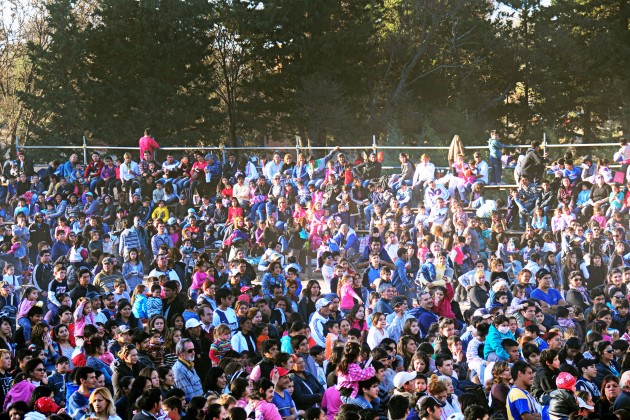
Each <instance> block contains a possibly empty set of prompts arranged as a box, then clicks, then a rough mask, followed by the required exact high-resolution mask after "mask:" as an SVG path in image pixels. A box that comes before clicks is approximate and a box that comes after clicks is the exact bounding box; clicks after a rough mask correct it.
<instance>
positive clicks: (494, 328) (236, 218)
mask: <svg viewBox="0 0 630 420" xmlns="http://www.w3.org/2000/svg"><path fill="white" fill-rule="evenodd" d="M488 152H489V153H488V154H489V156H488V160H489V162H490V163H487V162H486V161H485V160H484V153H483V152H475V153H474V154H473V155H472V158H471V159H470V160H467V159H466V157H465V156H464V155H463V150H461V151H456V152H455V153H453V155H452V159H451V161H450V163H449V168H448V171H440V170H439V169H436V167H435V165H434V164H433V163H432V162H431V157H430V156H428V155H427V154H422V155H421V156H420V157H419V158H418V159H417V163H416V162H415V161H416V159H414V158H411V157H410V156H408V155H406V154H404V153H400V155H399V159H400V165H401V166H400V171H396V172H397V173H395V174H393V175H388V174H385V173H384V171H383V168H382V166H381V162H380V156H379V154H378V153H375V152H374V153H365V154H363V153H359V154H357V156H353V157H352V159H351V158H350V157H349V156H346V155H345V154H344V153H341V152H340V151H339V148H338V147H336V148H333V149H331V150H330V151H329V152H328V153H327V154H326V155H325V156H323V157H316V156H312V155H305V154H298V155H297V156H292V155H291V154H286V155H284V156H281V155H280V153H278V152H274V153H273V155H272V156H271V158H270V159H267V158H266V157H264V156H262V157H258V156H246V155H241V156H236V155H232V154H230V155H229V156H228V157H227V160H226V162H223V163H222V162H221V161H220V159H219V158H218V157H217V156H216V155H215V154H213V153H212V152H210V153H206V152H204V151H201V150H198V151H195V152H194V153H193V154H192V156H191V157H189V156H186V155H184V156H176V155H175V154H173V153H171V152H165V151H160V150H159V144H158V143H157V142H156V141H155V140H154V139H153V138H152V137H151V133H150V130H147V131H146V132H145V136H144V137H142V138H141V139H140V159H139V160H138V161H137V162H136V161H135V160H134V157H133V156H132V154H131V153H125V154H124V155H123V157H122V158H119V159H118V158H114V157H112V156H109V155H101V154H100V153H96V152H95V153H93V154H92V156H91V160H90V162H89V164H87V165H86V166H83V165H81V164H80V163H79V160H78V156H77V155H76V154H72V155H71V156H70V157H69V158H68V160H67V161H65V162H62V161H61V160H54V161H52V162H51V163H50V165H48V166H47V167H44V168H42V169H41V170H39V171H37V172H36V171H35V169H34V165H33V164H32V162H30V161H29V159H28V157H27V156H25V154H23V153H18V155H17V157H16V158H15V160H9V161H8V162H6V163H5V165H4V166H3V170H2V175H3V184H2V186H1V187H0V201H1V203H2V206H1V208H0V212H1V214H0V217H1V220H0V221H1V222H2V223H1V225H0V226H1V230H0V268H1V269H2V272H3V278H2V282H1V283H0V316H1V318H0V402H2V404H3V407H2V408H3V410H4V412H3V413H2V414H0V415H1V416H4V418H10V419H11V420H20V419H34V420H41V419H44V418H50V419H53V420H67V419H69V418H71V419H73V420H82V419H86V420H87V419H90V420H91V419H97V418H98V419H101V420H131V419H133V420H164V419H166V418H169V419H172V420H178V419H181V418H182V417H185V418H186V419H190V420H227V419H232V420H244V419H247V418H254V419H256V420H297V419H298V418H303V419H307V420H325V419H328V420H366V419H369V420H373V419H380V420H385V419H388V420H401V419H409V420H420V419H422V420H429V419H431V420H439V419H440V420H451V419H452V420H462V419H465V420H483V419H488V418H493V419H509V420H513V419H514V420H521V419H522V420H538V419H552V420H560V419H562V420H564V419H571V420H581V419H595V418H597V419H628V418H630V355H629V352H628V350H629V347H630V345H629V341H630V329H628V320H630V315H629V311H628V309H629V304H628V283H630V266H629V265H630V264H629V260H630V243H629V242H628V241H627V239H626V231H627V229H628V222H627V216H626V214H627V213H628V209H630V192H629V191H628V190H627V189H626V188H625V183H624V179H625V178H626V174H625V170H626V169H627V166H628V164H630V146H629V145H628V143H627V142H626V141H625V140H624V139H622V140H621V142H620V148H619V151H618V152H617V153H615V154H614V156H611V157H610V160H611V161H613V162H616V163H620V164H621V165H622V171H620V172H614V171H612V170H611V169H610V161H609V160H608V159H607V158H602V159H600V160H599V161H597V162H596V161H595V159H593V158H592V157H591V156H586V157H583V158H582V157H574V156H572V154H571V153H569V152H567V153H565V155H564V156H562V157H561V158H559V159H557V160H555V161H550V160H549V158H548V156H547V153H546V151H545V150H542V149H541V145H540V144H539V143H537V142H533V143H532V144H531V148H529V149H528V150H527V151H526V152H525V153H523V154H522V155H521V156H520V157H519V156H515V155H510V154H509V153H507V152H506V150H504V145H503V144H502V143H501V141H500V138H499V135H498V133H497V132H492V133H491V135H490V139H489V140H488ZM158 153H159V154H161V155H164V157H165V160H164V161H163V162H159V161H158V160H157V158H156V157H157V156H156V155H157V154H158ZM508 167H509V168H513V169H514V176H515V180H516V184H517V186H516V188H513V187H510V186H506V185H505V184H504V183H503V181H502V179H503V178H502V177H503V176H504V175H505V169H506V168H508ZM629 178H630V177H629ZM492 185H494V186H496V187H493V188H492V189H491V188H488V189H486V187H489V186H492ZM497 197H499V198H497ZM303 282H305V283H306V284H305V285H303Z"/></svg>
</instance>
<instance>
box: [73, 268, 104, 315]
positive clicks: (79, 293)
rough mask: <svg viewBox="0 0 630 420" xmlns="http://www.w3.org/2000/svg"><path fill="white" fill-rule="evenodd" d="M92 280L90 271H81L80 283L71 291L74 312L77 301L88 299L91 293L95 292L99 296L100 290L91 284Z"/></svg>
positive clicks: (84, 269) (85, 269) (82, 269)
mask: <svg viewBox="0 0 630 420" xmlns="http://www.w3.org/2000/svg"><path fill="white" fill-rule="evenodd" d="M91 279H92V277H91V274H90V270H89V269H87V268H85V267H83V268H81V269H80V270H79V281H78V282H77V285H76V286H74V288H73V289H72V290H71V291H70V299H72V310H74V308H75V306H76V302H77V300H79V298H82V297H86V296H87V295H88V293H89V292H95V293H97V294H98V288H97V287H96V286H94V285H93V284H91V283H90V280H91Z"/></svg>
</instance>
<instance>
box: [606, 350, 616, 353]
mask: <svg viewBox="0 0 630 420" xmlns="http://www.w3.org/2000/svg"><path fill="white" fill-rule="evenodd" d="M614 352H615V351H614V350H613V349H607V350H606V353H608V354H612V353H614Z"/></svg>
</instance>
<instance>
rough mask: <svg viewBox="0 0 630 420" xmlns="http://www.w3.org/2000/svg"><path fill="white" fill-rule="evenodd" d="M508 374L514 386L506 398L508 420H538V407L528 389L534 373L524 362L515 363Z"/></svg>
mask: <svg viewBox="0 0 630 420" xmlns="http://www.w3.org/2000/svg"><path fill="white" fill-rule="evenodd" d="M510 373H511V374H512V380H513V381H514V385H513V386H512V388H510V392H509V393H508V396H507V411H508V419H510V420H540V419H541V418H542V416H541V415H540V413H539V412H538V405H537V403H536V401H535V400H534V397H533V396H531V395H530V394H529V392H528V391H529V389H530V387H531V386H532V382H533V381H534V371H533V370H532V368H531V367H530V366H529V365H528V364H527V363H526V362H522V361H519V362H516V363H514V365H513V366H512V368H511V370H510Z"/></svg>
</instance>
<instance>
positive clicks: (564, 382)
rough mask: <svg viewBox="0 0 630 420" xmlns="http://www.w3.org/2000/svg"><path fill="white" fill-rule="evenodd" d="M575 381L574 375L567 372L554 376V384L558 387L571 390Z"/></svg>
mask: <svg viewBox="0 0 630 420" xmlns="http://www.w3.org/2000/svg"><path fill="white" fill-rule="evenodd" d="M576 382H577V381H576V380H575V376H573V375H571V374H570V373H568V372H561V373H560V374H559V375H558V377H557V378H556V386H557V387H558V389H568V390H571V389H572V388H573V387H574V386H575V383H576Z"/></svg>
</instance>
